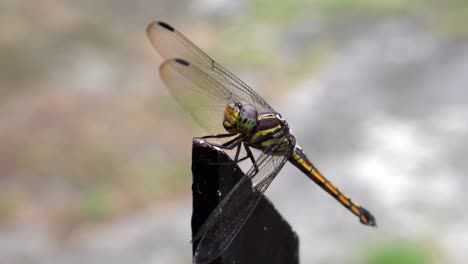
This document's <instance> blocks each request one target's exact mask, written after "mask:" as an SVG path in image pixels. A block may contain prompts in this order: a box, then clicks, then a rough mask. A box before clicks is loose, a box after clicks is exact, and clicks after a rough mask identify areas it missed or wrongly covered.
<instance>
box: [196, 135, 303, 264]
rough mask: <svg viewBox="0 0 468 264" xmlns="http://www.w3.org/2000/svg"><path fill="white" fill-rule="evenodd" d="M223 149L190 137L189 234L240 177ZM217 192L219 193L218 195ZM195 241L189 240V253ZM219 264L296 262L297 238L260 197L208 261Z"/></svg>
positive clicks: (284, 221) (297, 254)
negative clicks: (229, 239) (220, 252)
mask: <svg viewBox="0 0 468 264" xmlns="http://www.w3.org/2000/svg"><path fill="white" fill-rule="evenodd" d="M227 162H232V160H231V159H230V158H229V156H228V155H226V154H225V153H224V152H223V151H220V150H218V149H215V148H212V147H211V146H210V145H209V144H207V143H206V142H204V141H202V140H199V139H194V141H193V146H192V174H193V182H192V195H193V214H192V235H194V234H196V233H197V231H198V229H199V228H200V227H201V225H202V224H203V223H204V221H205V220H206V218H207V217H208V216H209V215H210V213H211V211H212V210H213V209H214V208H216V206H217V205H218V203H219V202H220V201H221V199H222V198H223V197H224V196H225V195H226V194H227V193H228V192H229V190H231V189H232V187H233V186H234V185H235V184H236V182H237V181H238V180H239V179H240V178H241V177H243V176H244V174H243V172H242V170H241V169H240V168H239V167H238V166H237V165H236V164H234V163H232V164H231V165H219V163H227ZM219 194H221V195H219ZM197 245H198V241H193V252H195V249H196V247H197ZM214 263H216V264H220V263H226V264H227V263H237V264H250V263H256V264H257V263H270V264H280V263H288V264H295V263H299V239H298V237H297V235H296V233H294V231H293V230H292V229H291V226H290V225H289V224H288V223H287V222H286V220H285V219H284V218H283V217H282V216H281V215H280V214H279V213H278V211H276V209H275V208H274V206H273V204H272V203H271V202H270V201H269V200H268V199H267V198H266V197H265V196H263V197H262V199H261V201H260V202H259V203H258V205H257V207H256V208H255V210H254V212H253V213H252V214H251V216H250V218H249V220H248V221H247V222H246V224H245V225H244V227H243V228H242V230H241V231H240V232H239V234H238V235H237V237H236V238H235V239H234V240H233V242H232V243H231V245H230V246H229V248H228V249H227V250H226V252H224V254H223V255H222V256H221V257H219V258H218V259H217V260H215V261H213V262H212V264H214Z"/></svg>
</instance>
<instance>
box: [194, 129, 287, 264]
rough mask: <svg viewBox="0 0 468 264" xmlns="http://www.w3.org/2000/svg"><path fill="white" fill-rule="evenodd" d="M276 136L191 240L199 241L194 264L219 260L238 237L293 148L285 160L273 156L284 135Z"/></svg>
mask: <svg viewBox="0 0 468 264" xmlns="http://www.w3.org/2000/svg"><path fill="white" fill-rule="evenodd" d="M286 131H287V129H285V130H284V133H279V134H281V135H278V138H277V142H274V143H273V144H271V145H270V146H269V147H268V148H267V149H266V150H265V151H264V152H263V153H262V154H261V155H260V156H259V157H258V159H257V161H256V166H257V168H258V173H257V170H256V168H255V167H254V166H253V167H252V168H251V169H250V170H249V171H248V172H247V173H246V175H245V176H244V177H242V178H241V179H240V180H239V181H238V182H237V184H236V185H235V186H234V188H233V189H232V190H231V191H230V192H229V194H228V195H227V196H226V197H225V198H224V199H223V200H222V201H221V202H220V203H219V205H218V206H217V207H216V209H214V210H213V212H212V213H211V215H210V216H209V217H208V218H207V220H206V221H205V223H204V224H203V225H202V227H201V228H200V230H199V231H198V233H197V234H196V235H195V236H194V238H193V240H197V239H198V238H200V237H201V240H200V242H199V244H198V247H197V249H196V251H195V255H194V263H197V264H199V263H207V262H210V261H211V260H213V259H215V258H216V257H218V256H220V255H221V254H222V253H223V252H224V250H226V249H227V247H228V246H229V245H230V244H231V242H232V240H233V239H234V238H235V237H236V235H237V234H238V233H239V231H240V230H241V228H242V227H243V225H244V224H245V222H246V221H247V219H248V218H249V216H250V214H251V213H252V211H253V210H254V209H255V206H256V205H257V204H258V202H259V201H260V198H261V196H262V194H263V193H264V192H265V190H266V189H267V188H268V186H269V185H270V183H271V182H272V181H273V179H274V178H275V177H276V175H278V173H279V171H280V170H281V168H282V167H283V166H284V164H285V163H286V161H287V159H288V157H289V155H291V152H292V149H293V147H291V150H290V152H289V153H288V154H287V155H286V156H278V155H272V153H274V152H275V150H276V149H278V148H279V146H280V144H279V142H280V138H281V137H283V136H285V135H286Z"/></svg>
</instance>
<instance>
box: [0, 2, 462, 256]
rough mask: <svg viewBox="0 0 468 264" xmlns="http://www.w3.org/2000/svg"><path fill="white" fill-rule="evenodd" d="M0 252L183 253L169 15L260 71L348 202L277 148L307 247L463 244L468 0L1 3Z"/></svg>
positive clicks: (249, 72)
mask: <svg viewBox="0 0 468 264" xmlns="http://www.w3.org/2000/svg"><path fill="white" fill-rule="evenodd" d="M0 14H1V16H0V21H1V23H0V64H1V73H0V74H1V78H0V121H1V122H0V263H8V264H17V263H190V261H191V244H190V216H191V172H190V166H191V164H190V157H191V139H192V137H195V136H200V135H204V133H205V132H203V131H202V130H201V129H200V128H199V127H197V125H196V124H195V122H194V121H192V120H191V118H190V117H189V116H188V115H186V114H185V113H184V112H183V110H182V109H181V108H180V107H179V106H178V105H177V104H176V103H175V102H174V100H172V98H171V97H170V95H169V93H168V92H167V90H166V88H165V87H164V86H163V85H162V83H161V81H160V80H159V76H158V74H157V67H158V66H159V64H160V63H161V62H162V59H161V58H160V57H159V55H158V54H157V53H156V52H155V51H154V50H153V49H152V48H151V46H150V44H149V41H148V39H147V37H146V35H145V28H146V26H147V24H148V23H149V22H151V21H153V20H163V21H166V22H168V23H170V24H171V25H173V26H174V27H176V28H177V29H179V30H180V31H181V32H183V33H184V34H185V35H186V36H187V37H188V38H189V39H191V40H192V41H193V42H195V43H196V44H197V45H199V46H200V47H201V48H202V49H204V50H206V51H207V52H208V53H209V54H210V55H211V56H212V57H214V58H215V59H216V60H217V61H218V62H220V63H221V64H222V65H224V66H226V67H227V68H228V69H231V70H232V71H233V72H234V73H236V75H238V76H239V77H240V78H241V79H243V80H244V81H246V82H247V83H248V84H250V85H251V86H252V87H254V89H256V90H257V91H258V92H259V93H260V94H261V95H262V96H263V97H264V98H266V99H267V101H269V102H270V104H271V105H273V106H274V107H275V109H277V110H278V111H279V112H281V113H282V114H283V116H284V117H285V118H286V119H287V120H288V122H289V124H290V126H291V127H292V129H293V130H294V132H295V135H296V137H297V139H298V142H299V143H300V144H301V145H302V146H303V148H304V149H305V150H306V152H307V153H308V155H309V157H310V158H311V159H312V161H314V162H315V164H316V165H317V167H318V168H319V169H321V171H322V172H323V173H324V174H325V175H326V176H327V177H328V178H329V179H330V180H332V181H333V182H334V183H335V184H336V185H337V186H338V187H339V188H340V189H341V190H343V191H344V192H345V193H346V194H348V195H349V196H350V197H351V198H352V199H354V200H355V201H357V202H358V203H361V204H362V205H363V206H364V207H366V208H367V209H369V210H370V211H371V212H372V213H373V214H374V216H375V217H376V219H377V223H378V228H377V229H374V228H369V227H366V226H363V225H361V224H359V222H358V220H357V219H356V218H355V217H354V216H353V215H352V214H350V213H349V212H348V211H346V210H345V209H344V208H342V207H341V206H340V205H339V204H338V203H337V202H336V201H335V200H333V199H332V198H331V197H329V196H328V195H327V194H326V193H325V192H323V191H322V190H321V189H319V188H318V187H317V186H315V185H314V183H313V182H311V181H310V180H308V179H307V178H306V177H304V176H303V175H302V174H301V173H300V172H299V171H298V170H296V169H295V168H293V167H292V166H290V165H286V167H285V168H284V169H283V171H282V173H280V175H279V176H278V177H277V179H276V180H275V181H274V182H273V183H272V185H271V187H270V189H269V190H268V191H267V193H266V194H267V196H269V197H270V198H271V199H272V200H273V202H274V203H275V205H276V206H277V208H278V209H279V211H280V212H281V213H282V214H283V215H284V216H285V218H286V219H287V220H288V221H289V222H290V223H291V225H292V226H293V228H294V229H295V230H296V231H297V233H298V235H299V238H300V259H301V263H364V264H379V263H384V264H389V263H399V264H406V263H412V264H416V263H466V258H467V257H468V210H467V209H468V207H467V206H466V203H465V202H466V195H465V193H466V190H463V188H464V187H466V186H468V178H467V177H466V176H465V174H466V171H468V163H467V162H466V157H467V156H468V148H467V142H468V122H467V116H468V89H467V87H468V86H467V85H468V45H467V44H468V27H467V26H466V22H467V18H468V2H467V1H463V0H449V1H443V2H442V1H435V0H432V1H431V0H426V1H422V0H412V1H409V0H398V1H395V0H380V1H377V0H358V1H351V0H313V1H307V0H294V1H267V0H253V1H246V0H243V1H227V0H197V1H182V0H181V1H159V0H156V1H148V0H137V1H121V0H118V1H99V2H96V1H88V0H82V1H54V0H46V1H40V2H38V1H37V2H35V1H13V0H4V1H2V2H1V3H0Z"/></svg>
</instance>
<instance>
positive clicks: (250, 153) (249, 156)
mask: <svg viewBox="0 0 468 264" xmlns="http://www.w3.org/2000/svg"><path fill="white" fill-rule="evenodd" d="M244 148H245V151H246V152H247V156H246V157H244V158H243V159H247V158H250V160H251V161H252V164H253V166H254V168H255V174H257V173H258V166H257V163H255V158H254V156H253V153H252V151H251V150H250V148H249V146H247V145H246V144H244Z"/></svg>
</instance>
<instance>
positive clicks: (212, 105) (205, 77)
mask: <svg viewBox="0 0 468 264" xmlns="http://www.w3.org/2000/svg"><path fill="white" fill-rule="evenodd" d="M159 74H160V76H161V79H162V80H163V82H164V84H165V85H166V86H167V87H168V88H169V91H170V93H171V94H172V96H173V97H174V98H175V99H176V100H177V102H178V103H179V104H180V105H182V106H183V107H184V108H185V110H187V111H188V112H189V113H190V114H191V115H192V116H193V118H194V119H195V120H196V121H197V122H198V123H199V124H200V125H201V126H202V127H203V128H204V129H205V130H206V131H207V132H209V133H210V134H213V135H216V134H220V133H226V131H225V130H224V128H223V126H222V121H223V115H224V109H225V108H226V104H227V103H229V102H232V101H235V102H238V101H246V102H249V101H250V102H252V101H251V96H250V95H249V94H246V93H240V92H238V90H235V89H232V88H228V87H227V86H226V83H221V82H220V80H218V79H215V78H213V76H212V75H211V74H209V72H207V71H206V70H203V69H201V68H200V67H198V65H195V64H192V63H190V62H188V61H186V60H183V59H169V60H166V61H165V62H164V63H163V64H161V66H160V67H159ZM258 110H259V109H258V108H257V111H258ZM259 112H262V111H259Z"/></svg>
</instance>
